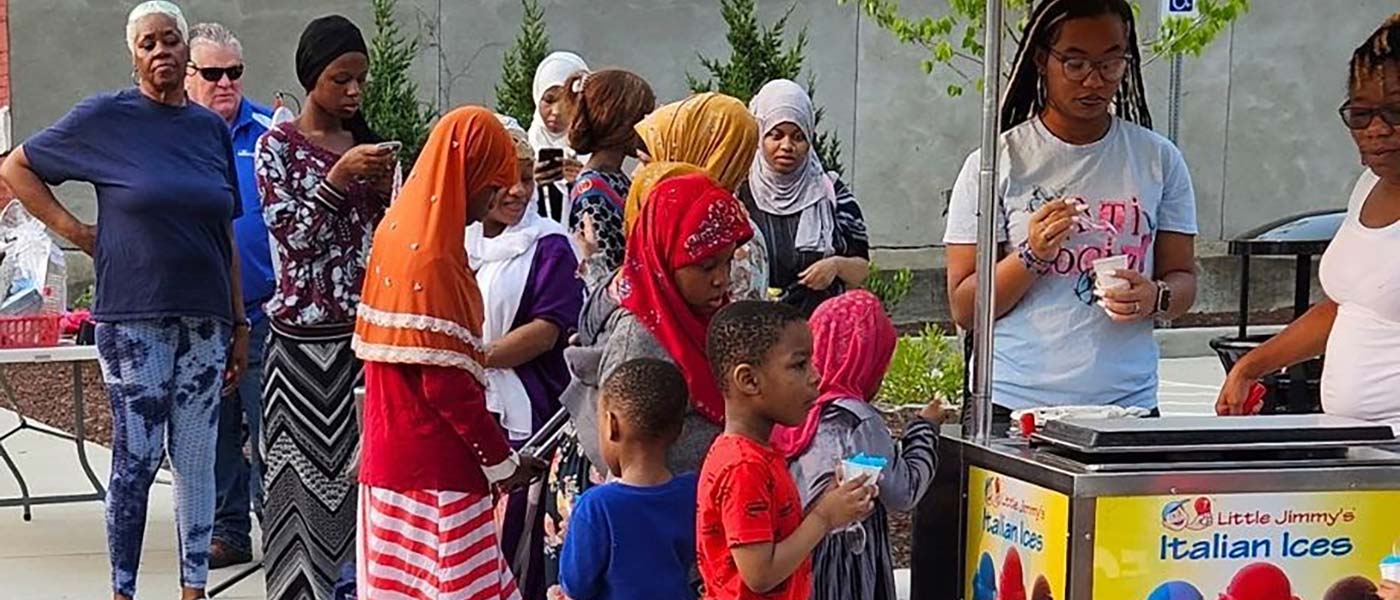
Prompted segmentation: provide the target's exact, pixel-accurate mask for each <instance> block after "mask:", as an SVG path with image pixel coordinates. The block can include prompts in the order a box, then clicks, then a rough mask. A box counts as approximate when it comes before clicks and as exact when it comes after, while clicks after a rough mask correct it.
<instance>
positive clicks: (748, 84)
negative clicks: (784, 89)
mask: <svg viewBox="0 0 1400 600" xmlns="http://www.w3.org/2000/svg"><path fill="white" fill-rule="evenodd" d="M796 8H797V5H796V4H793V5H791V6H789V7H788V9H787V11H786V12H784V13H783V16H782V17H780V18H778V20H777V21H774V22H773V24H772V25H768V26H764V25H762V24H761V23H759V22H758V12H757V10H756V8H755V6H754V0H720V13H721V14H722V15H723V17H724V22H725V23H726V24H727V25H728V26H729V33H728V34H726V35H725V39H726V40H728V41H729V49H730V54H729V60H728V61H720V60H719V59H715V58H711V57H707V56H704V55H700V65H701V66H702V67H704V68H705V71H707V73H708V75H707V76H706V77H705V78H704V79H699V78H697V77H695V76H693V75H691V74H690V73H686V76H685V78H686V84H687V85H688V86H689V87H690V90H691V91H692V92H696V93H699V92H720V93H722V94H727V95H730V96H733V97H735V98H738V99H739V100H741V101H743V102H744V103H748V101H749V100H751V99H753V97H754V94H757V93H758V90H759V88H762V87H763V84H765V83H768V82H769V81H772V80H774V79H790V80H792V81H801V79H800V78H801V76H802V64H803V62H804V60H805V54H804V53H805V51H806V49H807V42H808V38H807V29H806V28H805V27H804V28H803V29H802V30H801V31H799V32H798V33H797V38H796V39H795V40H793V42H792V44H791V45H788V44H787V42H786V38H787V25H788V19H789V18H790V17H791V16H792V11H793V10H794V9H796ZM807 93H808V95H810V96H812V99H813V101H815V100H816V76H812V77H809V78H807ZM825 112H826V111H825V109H823V108H817V113H816V115H815V117H816V125H817V132H816V134H815V135H814V137H813V139H812V149H813V150H814V151H815V152H816V153H817V157H818V158H820V159H821V161H822V166H824V167H826V169H827V170H829V171H836V172H837V173H840V172H842V171H843V170H844V169H843V167H842V165H841V140H839V139H837V138H836V136H835V135H834V134H832V133H831V132H828V131H822V130H821V127H820V125H821V122H822V118H823V117H824V116H825Z"/></svg>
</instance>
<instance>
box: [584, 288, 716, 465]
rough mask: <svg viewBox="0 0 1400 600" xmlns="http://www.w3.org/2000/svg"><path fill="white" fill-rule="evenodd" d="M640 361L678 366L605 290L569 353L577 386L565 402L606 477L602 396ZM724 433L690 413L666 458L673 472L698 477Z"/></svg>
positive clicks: (591, 303) (587, 308)
mask: <svg viewBox="0 0 1400 600" xmlns="http://www.w3.org/2000/svg"><path fill="white" fill-rule="evenodd" d="M637 358H655V359H659V360H664V361H666V362H669V363H672V364H674V363H675V361H674V360H672V359H671V356H670V354H668V353H667V352H666V349H665V348H663V347H662V346H661V342H659V341H657V339H656V336H654V335H652V334H651V332H650V331H648V330H647V328H646V327H645V326H643V325H642V323H641V321H638V320H637V317H636V316H634V315H633V314H632V313H631V312H630V311H628V310H627V309H625V308H622V307H621V306H619V305H618V304H617V302H616V301H615V300H613V299H612V296H611V295H609V294H608V291H607V286H602V287H600V288H599V289H597V290H595V291H594V292H593V293H592V294H591V295H590V296H589V298H588V300H587V302H586V303H585V304H584V307H583V314H582V316H581V317H580V319H579V333H578V340H577V342H576V345H573V346H570V347H569V348H567V349H566V350H564V361H565V362H566V363H567V364H568V366H569V375H570V376H571V381H570V382H569V387H568V388H567V389H565V390H564V394H563V395H562V396H560V402H561V403H563V405H564V408H565V409H567V410H568V411H569V420H570V421H571V422H572V423H573V425H574V430H575V431H577V432H578V439H579V445H580V446H581V447H582V448H583V452H584V454H586V455H587V456H588V459H589V460H590V461H592V462H593V465H594V466H596V467H598V470H599V471H600V472H603V473H606V472H607V470H608V469H607V465H606V464H605V463H604V462H603V456H602V452H601V451H600V450H599V447H598V396H599V395H600V391H601V389H602V387H603V382H604V381H606V380H607V378H608V376H610V375H612V373H613V371H614V370H616V369H617V368H618V367H619V366H621V365H622V364H623V363H625V362H627V361H629V360H633V359H637ZM678 391H679V390H678ZM720 431H721V429H720V426H719V425H716V424H714V423H713V422H711V421H710V420H709V419H706V418H705V417H703V416H701V415H700V414H699V413H697V412H695V409H694V408H688V409H687V411H686V415H685V430H684V431H683V432H682V433H681V437H680V439H679V440H678V441H677V442H676V444H675V445H674V446H672V447H671V450H670V451H669V452H667V454H666V462H667V465H668V466H669V467H670V469H671V471H672V472H675V473H685V472H691V471H694V472H698V471H699V470H700V465H701V463H702V462H704V460H705V454H706V453H707V452H709V449H710V444H711V443H713V442H714V441H715V438H716V437H718V436H719V434H720Z"/></svg>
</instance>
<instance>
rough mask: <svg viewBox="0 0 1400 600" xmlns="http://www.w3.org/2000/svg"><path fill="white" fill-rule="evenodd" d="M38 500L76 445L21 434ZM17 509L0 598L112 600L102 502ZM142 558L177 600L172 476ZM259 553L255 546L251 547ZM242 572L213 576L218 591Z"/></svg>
mask: <svg viewBox="0 0 1400 600" xmlns="http://www.w3.org/2000/svg"><path fill="white" fill-rule="evenodd" d="M1161 377H1162V387H1161V396H1160V398H1161V406H1162V412H1163V413H1165V414H1168V415H1204V414H1213V413H1214V410H1213V404H1214V401H1215V395H1216V391H1217V390H1218V389H1219V386H1220V384H1221V382H1222V381H1223V380H1224V372H1223V371H1222V370H1221V367H1220V363H1219V361H1217V360H1216V359H1214V358H1194V359H1172V360H1164V361H1162V364H1161ZM14 423H15V416H14V413H11V412H8V411H3V410H0V431H4V430H8V429H9V427H10V426H11V425H13V424H14ZM5 447H6V449H7V450H9V452H10V454H11V456H13V457H14V459H15V462H17V463H18V464H19V467H20V469H21V470H22V471H23V473H24V475H25V477H26V479H27V480H28V483H29V486H30V491H31V493H33V494H50V493H79V492H82V491H83V486H84V479H83V476H82V472H81V471H80V470H79V468H78V461H77V457H76V455H75V453H74V450H73V445H72V442H67V441H63V440H59V439H56V438H51V437H48V436H42V435H37V434H34V433H32V432H25V433H22V434H19V435H17V436H15V437H13V438H10V439H9V440H7V441H6V444H5ZM88 455H89V457H90V458H91V460H92V463H93V466H94V468H95V469H96V471H97V473H98V475H99V477H100V478H101V479H102V480H103V481H106V478H107V474H108V470H109V469H108V467H109V465H110V463H111V453H110V452H108V451H107V449H105V448H103V447H101V446H98V445H96V444H89V450H88ZM18 493H19V488H18V486H17V485H16V483H15V481H14V479H13V478H12V477H11V476H10V474H9V472H8V471H7V470H4V469H0V497H5V498H8V497H11V496H14V495H17V494H18ZM20 517H21V512H20V509H19V508H5V509H0V582H3V584H2V585H3V588H0V589H3V591H0V597H3V598H5V599H7V600H8V599H10V598H14V599H17V600H70V599H71V600H93V599H100V598H109V597H111V588H110V584H109V574H108V573H109V571H108V567H107V545H106V535H105V530H104V525H103V507H102V505H101V504H100V503H97V502H88V503H84V504H71V505H64V506H39V507H35V508H34V520H33V521H31V522H28V523H26V522H24V521H23V520H22V519H21V518H20ZM147 519H148V520H147V523H148V525H147V527H146V543H145V553H144V555H143V556H142V563H141V573H140V579H139V581H138V589H139V590H140V592H139V597H141V598H175V597H178V593H179V581H180V579H179V571H178V561H177V559H176V557H175V524H174V509H173V508H172V500H171V488H170V486H169V479H168V476H164V477H162V478H161V479H160V480H159V481H158V482H157V484H156V485H155V487H154V489H153V490H152V491H151V505H150V511H149V513H148V517H147ZM254 545H255V546H256V545H258V543H257V542H255V544H254ZM242 568H243V567H233V568H230V569H224V570H222V571H215V572H213V573H211V574H210V586H211V587H212V586H213V585H217V584H218V582H220V581H223V580H225V579H227V578H229V577H231V576H233V575H234V574H235V573H237V572H238V571H240V570H241V569H242ZM896 575H897V577H896V579H897V580H898V582H899V585H900V597H901V598H908V594H909V591H908V581H909V576H908V572H907V571H905V572H901V573H897V574H896ZM263 597H265V593H264V591H263V578H262V575H261V574H260V573H259V574H255V575H253V576H252V577H249V578H248V579H245V580H244V581H243V582H241V583H240V584H238V585H237V586H235V587H233V588H232V589H230V590H228V591H227V592H225V593H224V594H222V595H220V596H219V598H227V599H230V600H235V599H236V600H251V599H255V598H263Z"/></svg>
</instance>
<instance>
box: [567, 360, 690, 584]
mask: <svg viewBox="0 0 1400 600" xmlns="http://www.w3.org/2000/svg"><path fill="white" fill-rule="evenodd" d="M689 402H690V399H689V397H688V395H687V393H686V384H685V378H684V377H682V376H681V373H680V371H679V370H677V369H676V367H675V366H674V365H672V364H671V363H668V362H665V361H661V360H656V359H645V358H644V359H637V360H631V361H628V362H625V363H623V364H622V365H621V366H619V367H618V368H617V370H615V371H614V372H613V373H612V375H611V376H610V377H609V378H608V379H607V381H605V382H604V383H603V389H602V394H600V395H599V399H598V421H599V427H598V436H599V442H600V446H601V448H602V454H603V459H604V461H606V462H607V464H608V465H607V466H608V470H609V471H610V472H611V473H612V476H613V477H616V478H618V479H617V480H616V481H613V482H611V483H607V484H604V485H600V486H598V487H595V488H593V489H590V490H588V491H587V492H584V494H583V495H582V496H581V497H580V498H579V500H578V503H577V504H576V505H575V506H574V510H573V513H572V515H571V516H570V518H569V530H568V533H567V536H566V537H565V539H564V549H563V551H562V552H561V554H560V569H559V582H560V584H561V585H562V586H563V588H564V590H563V591H564V593H565V594H567V595H568V597H569V598H570V599H571V600H614V599H636V600H643V599H646V600H650V599H654V598H666V599H672V598H674V599H681V600H684V599H693V598H695V589H694V587H693V586H692V584H691V573H692V572H693V571H694V567H695V489H696V481H697V479H696V475H695V474H694V473H686V474H683V475H672V474H671V471H670V470H669V469H667V468H666V451H667V449H669V448H670V447H671V445H672V444H674V443H675V442H676V440H677V439H678V438H679V437H680V434H681V427H682V424H683V422H684V417H685V414H686V410H687V407H688V406H689Z"/></svg>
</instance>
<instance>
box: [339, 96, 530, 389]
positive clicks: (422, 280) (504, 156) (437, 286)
mask: <svg viewBox="0 0 1400 600" xmlns="http://www.w3.org/2000/svg"><path fill="white" fill-rule="evenodd" d="M516 169H517V167H516V160H515V146H514V145H513V144H512V142H511V139H510V135H509V134H507V133H506V130H505V127H503V126H502V125H501V123H500V121H498V120H497V119H496V116H495V114H494V113H492V112H491V111H489V110H487V109H484V108H481V107H476V106H467V107H462V108H458V109H456V110H454V111H452V112H450V113H448V114H447V115H445V116H443V117H442V119H441V120H440V121H438V124H437V126H436V127H434V128H433V133H432V135H430V136H428V143H427V145H426V146H424V148H423V153H422V154H421V155H420V156H419V157H418V164H417V165H416V166H415V167H414V168H413V174H412V175H410V176H409V178H408V181H406V182H405V183H404V188H403V190H402V192H400V194H399V197H398V198H397V199H396V200H395V201H394V205H393V206H392V207H390V208H389V212H388V213H387V214H385V215H384V220H383V221H381V222H380V223H379V228H378V229H376V230H375V232H374V246H373V248H372V249H371V251H370V257H369V265H368V271H367V273H366V275H365V289H364V295H363V297H362V298H361V303H360V308H359V318H358V321H357V322H356V324H355V340H354V348H355V354H356V355H357V356H359V357H360V358H361V359H362V360H367V361H374V362H387V363H410V364H424V365H438V366H448V367H458V368H462V369H466V370H468V371H470V372H472V373H473V374H475V375H476V376H477V378H478V379H479V380H482V381H485V380H484V378H483V373H482V368H481V360H482V350H483V349H482V344H481V321H482V314H483V313H482V304H481V291H480V290H478V289H477V287H476V278H475V277H473V276H472V273H471V270H470V269H469V268H468V266H467V254H466V252H465V251H464V250H463V248H464V247H465V246H464V243H463V242H464V238H465V235H466V228H467V221H468V218H467V211H468V208H469V207H468V200H469V199H470V198H471V197H473V196H475V195H477V194H479V193H480V192H481V191H482V190H483V189H485V188H487V187H493V186H494V187H498V188H504V187H509V186H510V185H511V184H513V183H514V182H515V181H516V179H517V177H518V174H517V172H516Z"/></svg>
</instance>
